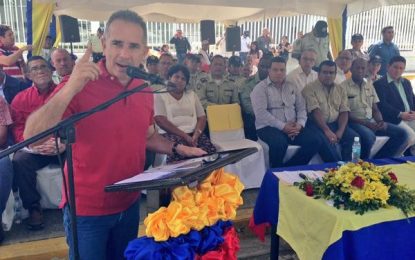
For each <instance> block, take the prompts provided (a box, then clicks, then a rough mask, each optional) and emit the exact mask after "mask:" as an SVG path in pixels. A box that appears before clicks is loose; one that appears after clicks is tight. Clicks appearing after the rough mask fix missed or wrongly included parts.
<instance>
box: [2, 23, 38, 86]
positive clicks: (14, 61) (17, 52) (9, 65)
mask: <svg viewBox="0 0 415 260" xmlns="http://www.w3.org/2000/svg"><path fill="white" fill-rule="evenodd" d="M31 50H32V46H31V45H26V46H23V47H22V48H20V49H19V48H17V47H16V46H15V45H14V33H13V31H12V29H11V28H10V26H7V25H0V67H1V68H2V69H3V71H4V72H5V73H6V74H7V75H9V76H12V77H15V78H19V79H22V80H23V79H24V68H25V66H26V64H25V62H24V60H23V52H25V51H31Z"/></svg>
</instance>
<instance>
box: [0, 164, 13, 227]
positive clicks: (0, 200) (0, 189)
mask: <svg viewBox="0 0 415 260" xmlns="http://www.w3.org/2000/svg"><path fill="white" fill-rule="evenodd" d="M12 183H13V167H12V162H11V161H10V159H9V156H6V157H3V158H1V159H0V221H1V214H2V213H3V211H4V209H5V208H6V203H7V199H8V198H9V195H10V191H11V189H12ZM0 228H1V227H0Z"/></svg>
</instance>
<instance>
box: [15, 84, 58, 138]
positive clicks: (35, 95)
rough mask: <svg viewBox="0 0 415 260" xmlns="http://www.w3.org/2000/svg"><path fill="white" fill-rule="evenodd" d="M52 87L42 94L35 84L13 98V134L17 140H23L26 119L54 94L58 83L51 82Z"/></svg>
mask: <svg viewBox="0 0 415 260" xmlns="http://www.w3.org/2000/svg"><path fill="white" fill-rule="evenodd" d="M51 85H52V86H51V88H50V89H49V91H48V92H46V93H43V94H40V93H39V91H38V90H37V88H36V86H35V85H33V86H31V87H30V88H28V89H25V90H23V91H22V92H19V94H17V96H16V97H15V98H14V99H13V101H12V104H11V110H12V118H13V122H14V125H13V136H14V140H15V141H16V142H21V141H23V140H24V139H23V131H24V128H25V125H26V120H27V118H28V117H29V115H30V114H31V113H32V112H33V111H35V110H36V109H38V108H39V107H41V106H43V104H45V103H46V101H47V100H48V98H49V96H50V95H51V94H52V92H53V90H54V89H55V87H56V85H55V84H53V83H51Z"/></svg>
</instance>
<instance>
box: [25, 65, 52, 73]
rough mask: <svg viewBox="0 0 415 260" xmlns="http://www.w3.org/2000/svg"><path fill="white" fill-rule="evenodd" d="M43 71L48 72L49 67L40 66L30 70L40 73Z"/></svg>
mask: <svg viewBox="0 0 415 260" xmlns="http://www.w3.org/2000/svg"><path fill="white" fill-rule="evenodd" d="M45 70H49V66H48V65H40V66H34V67H31V68H30V70H29V71H30V72H36V73H37V72H40V71H45Z"/></svg>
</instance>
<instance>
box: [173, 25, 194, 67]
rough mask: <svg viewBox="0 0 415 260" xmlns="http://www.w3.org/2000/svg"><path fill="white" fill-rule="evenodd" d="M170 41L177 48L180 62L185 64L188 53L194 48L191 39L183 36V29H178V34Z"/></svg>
mask: <svg viewBox="0 0 415 260" xmlns="http://www.w3.org/2000/svg"><path fill="white" fill-rule="evenodd" d="M170 43H171V44H174V46H175V48H176V56H177V60H178V62H179V64H183V61H184V58H185V57H186V53H187V52H188V51H190V50H191V49H192V47H191V46H190V43H189V40H187V38H186V37H184V36H183V32H182V30H180V29H177V31H176V34H175V35H174V37H173V38H171V40H170Z"/></svg>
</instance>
